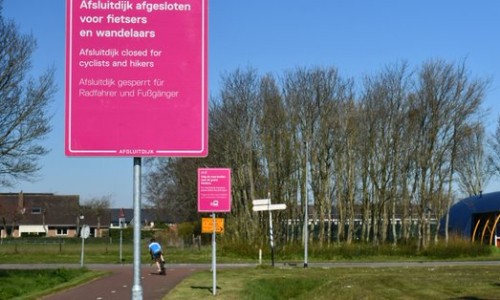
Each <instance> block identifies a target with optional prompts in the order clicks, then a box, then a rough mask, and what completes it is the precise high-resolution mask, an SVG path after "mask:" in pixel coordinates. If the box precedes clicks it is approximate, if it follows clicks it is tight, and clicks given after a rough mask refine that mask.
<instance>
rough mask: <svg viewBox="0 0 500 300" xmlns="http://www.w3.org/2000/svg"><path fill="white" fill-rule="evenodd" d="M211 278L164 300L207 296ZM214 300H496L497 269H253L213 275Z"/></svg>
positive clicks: (196, 278) (201, 277) (199, 277)
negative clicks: (214, 280)
mask: <svg viewBox="0 0 500 300" xmlns="http://www.w3.org/2000/svg"><path fill="white" fill-rule="evenodd" d="M212 285H213V281H212V274H211V273H210V272H208V271H206V272H199V273H196V274H194V275H193V276H191V277H189V278H187V279H186V280H184V281H183V282H182V283H181V284H179V285H178V286H177V287H176V288H175V289H174V290H172V291H171V292H170V293H169V294H168V295H166V296H165V298H164V300H175V299H204V298H207V297H209V296H211V295H212ZM216 294H217V299H264V300H265V299H498V295H499V294H500V275H499V273H498V267H496V266H491V267H489V266H481V267H477V266H475V267H471V266H457V267H451V266H450V267H433V268H429V267H408V268H335V269H333V268H332V269H321V268H308V269H303V268H285V269H282V268H254V269H230V270H227V269H226V270H220V271H218V272H217V292H216Z"/></svg>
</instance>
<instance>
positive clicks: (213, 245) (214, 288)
mask: <svg viewBox="0 0 500 300" xmlns="http://www.w3.org/2000/svg"><path fill="white" fill-rule="evenodd" d="M212 218H213V220H214V228H213V233H212V276H213V286H212V294H213V295H214V296H215V295H216V294H217V264H216V258H215V255H216V253H217V251H216V249H215V247H216V242H215V237H216V236H215V225H216V224H215V213H212Z"/></svg>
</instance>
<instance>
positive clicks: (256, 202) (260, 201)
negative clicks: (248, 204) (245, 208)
mask: <svg viewBox="0 0 500 300" xmlns="http://www.w3.org/2000/svg"><path fill="white" fill-rule="evenodd" d="M252 204H253V205H269V204H271V199H256V200H253V201H252Z"/></svg>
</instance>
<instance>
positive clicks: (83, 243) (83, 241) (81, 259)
mask: <svg viewBox="0 0 500 300" xmlns="http://www.w3.org/2000/svg"><path fill="white" fill-rule="evenodd" d="M81 236H82V254H81V255H80V267H81V268H83V253H84V250H83V248H84V247H85V239H84V238H83V235H81Z"/></svg>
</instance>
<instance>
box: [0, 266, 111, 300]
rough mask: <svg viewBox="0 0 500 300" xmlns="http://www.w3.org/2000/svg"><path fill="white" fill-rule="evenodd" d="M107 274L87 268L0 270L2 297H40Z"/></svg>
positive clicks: (24, 299) (0, 297)
mask: <svg viewBox="0 0 500 300" xmlns="http://www.w3.org/2000/svg"><path fill="white" fill-rule="evenodd" d="M106 274H108V273H107V272H102V271H89V270H87V269H53V270H38V269H37V270H0V299H23V300H30V299H40V297H42V296H45V295H49V294H52V293H55V292H58V291H61V290H64V289H67V288H70V287H73V286H77V285H80V284H82V283H85V282H88V281H91V280H94V279H96V278H99V277H102V276H105V275H106Z"/></svg>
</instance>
